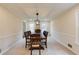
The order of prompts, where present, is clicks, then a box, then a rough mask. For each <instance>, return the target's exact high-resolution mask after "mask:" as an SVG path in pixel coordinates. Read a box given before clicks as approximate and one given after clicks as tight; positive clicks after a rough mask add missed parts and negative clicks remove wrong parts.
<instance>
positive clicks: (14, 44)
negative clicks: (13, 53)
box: [0, 40, 18, 55]
mask: <svg viewBox="0 0 79 59" xmlns="http://www.w3.org/2000/svg"><path fill="white" fill-rule="evenodd" d="M17 42H18V40H16V41H15V42H14V43H13V44H12V45H11V46H10V47H8V48H7V49H6V50H4V51H2V52H1V53H0V55H3V54H4V53H5V52H7V51H8V50H9V49H11V48H12V47H14V46H15V45H16V43H17Z"/></svg>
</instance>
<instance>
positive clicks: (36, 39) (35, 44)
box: [29, 34, 43, 55]
mask: <svg viewBox="0 0 79 59" xmlns="http://www.w3.org/2000/svg"><path fill="white" fill-rule="evenodd" d="M30 41H31V46H30V48H29V49H30V50H31V55H32V51H33V50H39V55H41V49H43V47H42V45H41V39H40V34H31V35H30Z"/></svg>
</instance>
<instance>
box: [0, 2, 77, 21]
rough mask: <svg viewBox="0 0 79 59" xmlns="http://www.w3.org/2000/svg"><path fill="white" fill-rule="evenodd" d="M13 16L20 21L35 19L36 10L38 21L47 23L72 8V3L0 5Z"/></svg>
mask: <svg viewBox="0 0 79 59" xmlns="http://www.w3.org/2000/svg"><path fill="white" fill-rule="evenodd" d="M0 5H1V6H3V7H4V8H6V9H7V10H8V11H9V12H11V13H12V14H13V15H15V16H17V17H19V18H21V19H28V20H29V19H30V20H31V19H35V18H36V15H35V14H36V10H38V12H39V19H40V20H44V21H48V20H49V19H54V18H55V17H57V16H58V15H60V14H62V13H63V12H65V11H67V10H68V9H70V8H72V7H73V6H74V5H76V4H74V3H37V4H34V3H17V4H16V3H12V4H11V3H9V4H8V3H7V4H0Z"/></svg>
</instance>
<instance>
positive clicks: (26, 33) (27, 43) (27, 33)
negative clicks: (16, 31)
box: [24, 31, 31, 48]
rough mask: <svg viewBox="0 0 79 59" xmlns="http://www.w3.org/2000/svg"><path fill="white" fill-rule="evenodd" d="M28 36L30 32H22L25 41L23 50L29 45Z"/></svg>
mask: <svg viewBox="0 0 79 59" xmlns="http://www.w3.org/2000/svg"><path fill="white" fill-rule="evenodd" d="M30 35H31V31H26V32H24V36H25V39H26V43H25V48H27V45H30Z"/></svg>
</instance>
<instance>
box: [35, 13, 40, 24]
mask: <svg viewBox="0 0 79 59" xmlns="http://www.w3.org/2000/svg"><path fill="white" fill-rule="evenodd" d="M38 16H39V13H38V12H37V13H36V17H37V19H36V20H35V22H36V24H37V25H38V24H40V21H39V19H38Z"/></svg>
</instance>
